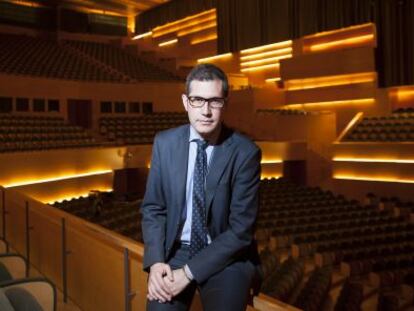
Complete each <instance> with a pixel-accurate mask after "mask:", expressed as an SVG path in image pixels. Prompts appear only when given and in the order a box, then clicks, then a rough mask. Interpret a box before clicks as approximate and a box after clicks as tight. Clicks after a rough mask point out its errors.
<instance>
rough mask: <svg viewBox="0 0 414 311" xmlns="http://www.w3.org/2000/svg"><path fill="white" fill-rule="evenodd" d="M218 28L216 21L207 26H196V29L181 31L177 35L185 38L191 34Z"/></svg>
mask: <svg viewBox="0 0 414 311" xmlns="http://www.w3.org/2000/svg"><path fill="white" fill-rule="evenodd" d="M216 26H217V23H216V21H214V22H212V23H208V24H206V25H200V26H194V27H192V28H190V29H188V30H185V31H181V30H180V31H179V32H178V34H177V35H178V36H179V37H183V36H185V35H188V34H190V33H195V32H199V31H202V30H206V29H210V28H214V27H216Z"/></svg>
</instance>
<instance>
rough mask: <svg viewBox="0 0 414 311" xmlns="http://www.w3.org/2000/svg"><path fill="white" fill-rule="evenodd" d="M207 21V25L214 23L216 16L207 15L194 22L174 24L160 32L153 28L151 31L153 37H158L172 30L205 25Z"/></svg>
mask: <svg viewBox="0 0 414 311" xmlns="http://www.w3.org/2000/svg"><path fill="white" fill-rule="evenodd" d="M207 23H208V25H211V24H212V23H214V24H215V23H216V16H215V15H213V16H208V17H206V18H203V19H197V20H195V21H194V22H191V23H190V22H189V23H186V24H184V25H179V26H175V27H172V28H171V29H168V30H165V31H161V32H160V31H156V30H153V32H154V35H153V37H154V38H158V37H161V36H164V35H166V34H169V33H172V32H177V31H179V32H180V31H185V30H188V29H191V28H194V27H197V26H203V25H204V26H205V24H207Z"/></svg>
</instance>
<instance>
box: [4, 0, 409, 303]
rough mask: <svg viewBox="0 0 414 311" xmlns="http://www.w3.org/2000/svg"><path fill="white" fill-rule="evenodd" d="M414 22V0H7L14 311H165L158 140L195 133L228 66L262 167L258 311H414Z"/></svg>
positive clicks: (9, 281) (254, 298)
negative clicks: (154, 288)
mask: <svg viewBox="0 0 414 311" xmlns="http://www.w3.org/2000/svg"><path fill="white" fill-rule="evenodd" d="M413 16H414V1H410V0H387V1H382V0H203V1H199V0H139V1H138V0H104V1H102V0H1V1H0V200H1V202H0V208H1V209H0V237H1V238H0V294H1V293H7V290H8V289H9V288H11V287H19V288H21V289H23V290H24V291H23V292H24V293H26V294H29V296H24V295H23V296H22V297H21V298H19V299H22V300H27V301H28V302H27V303H34V304H37V305H40V306H41V307H42V308H43V310H59V311H60V310H70V311H73V310H85V311H87V310H93V311H95V310H111V311H112V310H144V309H145V304H146V297H147V273H146V272H144V271H143V270H142V263H143V251H144V246H143V242H142V231H141V219H142V215H141V213H140V205H141V202H142V199H143V195H144V192H145V187H146V181H147V176H148V172H149V169H150V167H151V151H152V144H153V139H154V135H155V134H156V133H158V132H159V131H162V130H165V129H169V128H173V127H176V126H180V125H183V124H187V123H188V121H189V120H188V116H187V113H186V112H185V110H184V108H183V105H182V101H181V95H182V94H183V92H184V86H185V78H186V76H187V74H188V73H189V71H190V70H191V68H193V67H194V66H195V65H197V64H202V63H211V64H215V65H217V66H219V67H220V68H222V69H223V71H225V73H226V74H227V76H228V78H229V88H230V93H229V100H228V104H226V105H227V106H226V111H225V119H224V120H225V124H226V125H228V126H229V127H231V128H234V129H235V130H237V131H239V132H240V133H242V134H244V135H246V136H248V137H250V138H251V139H252V140H253V141H254V142H255V143H256V144H257V145H258V146H259V147H260V149H261V151H262V162H261V181H260V190H259V198H260V201H259V202H260V204H259V214H258V219H257V223H256V232H255V238H256V239H257V241H258V246H259V253H260V258H261V261H262V270H263V284H262V287H261V289H260V292H258V293H257V292H256V293H253V292H252V293H251V296H250V297H249V306H248V310H257V311H270V310H278V311H279V310H286V311H294V310H315V311H319V310H323V311H330V310H337V311H339V310H363V311H371V310H380V311H385V310H414V242H413V241H414V18H413ZM172 165H174V163H172ZM3 296H4V295H3ZM6 296H7V295H6ZM6 296H4V297H6ZM28 297H29V298H30V299H29V298H28ZM2 299H3V298H2ZM6 299H7V297H6ZM33 310H37V309H33ZM191 310H192V311H198V310H202V307H201V302H200V297H199V295H196V296H195V298H194V300H193V302H192V306H191ZM230 311H231V310H230Z"/></svg>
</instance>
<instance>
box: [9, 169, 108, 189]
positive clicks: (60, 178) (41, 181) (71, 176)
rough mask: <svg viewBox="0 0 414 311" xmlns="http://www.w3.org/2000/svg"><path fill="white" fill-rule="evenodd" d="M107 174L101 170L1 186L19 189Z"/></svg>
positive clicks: (106, 171)
mask: <svg viewBox="0 0 414 311" xmlns="http://www.w3.org/2000/svg"><path fill="white" fill-rule="evenodd" d="M108 173H112V171H111V170H102V171H92V172H88V173H82V174H72V175H69V174H68V175H64V176H59V177H51V178H44V179H29V180H24V181H20V182H15V183H10V184H5V185H3V187H4V188H13V187H20V186H28V185H36V184H42V183H47V182H52V181H60V180H66V179H73V178H80V177H88V176H95V175H103V174H108Z"/></svg>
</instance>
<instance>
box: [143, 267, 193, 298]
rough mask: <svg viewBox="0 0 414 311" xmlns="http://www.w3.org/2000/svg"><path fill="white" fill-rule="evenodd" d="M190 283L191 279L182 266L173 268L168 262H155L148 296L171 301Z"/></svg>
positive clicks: (149, 280) (150, 277)
mask: <svg viewBox="0 0 414 311" xmlns="http://www.w3.org/2000/svg"><path fill="white" fill-rule="evenodd" d="M188 284H190V280H189V279H188V278H187V276H186V275H185V273H184V270H183V269H182V268H181V269H176V270H171V267H170V266H169V265H168V264H166V263H161V262H159V263H155V264H153V265H152V266H151V269H150V274H149V279H148V294H147V298H148V299H149V300H151V301H152V300H158V301H159V302H162V303H164V302H167V301H171V299H172V298H173V297H174V296H176V295H178V294H179V293H181V292H182V291H183V290H184V288H186V287H187V285H188Z"/></svg>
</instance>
